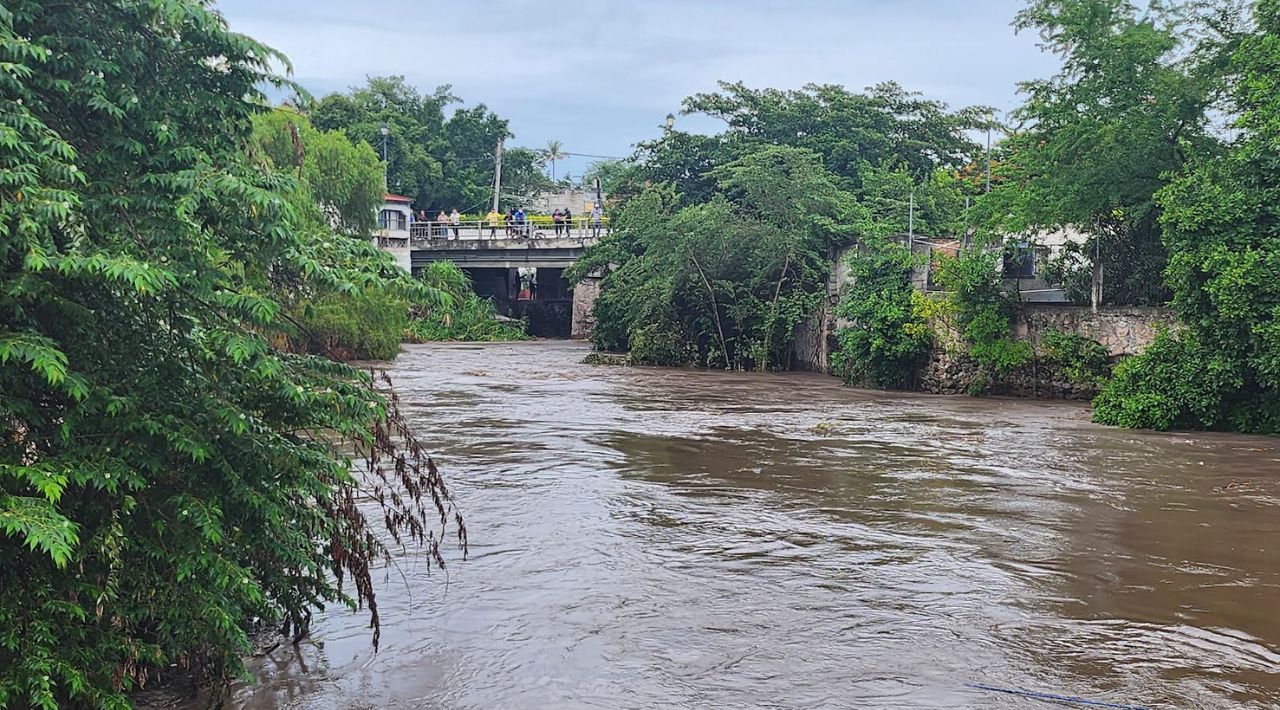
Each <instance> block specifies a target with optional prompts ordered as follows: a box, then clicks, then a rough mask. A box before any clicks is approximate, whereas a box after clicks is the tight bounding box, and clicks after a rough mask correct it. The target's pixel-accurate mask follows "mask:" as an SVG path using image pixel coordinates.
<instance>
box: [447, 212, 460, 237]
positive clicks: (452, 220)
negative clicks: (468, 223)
mask: <svg viewBox="0 0 1280 710" xmlns="http://www.w3.org/2000/svg"><path fill="white" fill-rule="evenodd" d="M449 224H451V225H453V238H454V239H457V238H458V226H459V225H461V224H462V215H460V214H458V208H457V207H454V208H453V212H450V213H449Z"/></svg>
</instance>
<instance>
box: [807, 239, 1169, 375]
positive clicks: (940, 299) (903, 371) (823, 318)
mask: <svg viewBox="0 0 1280 710" xmlns="http://www.w3.org/2000/svg"><path fill="white" fill-rule="evenodd" d="M851 256H854V251H853V250H852V249H845V250H842V251H840V252H839V253H838V254H837V256H836V259H835V262H836V266H835V267H833V268H832V271H831V274H832V275H831V277H830V278H829V279H828V284H827V286H828V293H829V296H830V297H829V298H827V299H824V300H823V302H822V305H821V307H820V308H819V310H818V311H817V312H816V313H815V314H814V315H813V316H812V317H810V318H809V319H807V320H806V321H805V322H804V323H802V324H801V325H800V326H799V327H798V328H797V329H796V336H795V340H794V343H793V345H792V363H793V366H794V367H795V368H797V369H801V370H808V371H812V372H825V373H828V374H837V375H840V376H843V377H846V379H849V377H848V376H847V375H848V374H849V373H845V372H842V371H841V365H842V362H844V360H842V357H843V356H842V354H841V352H840V351H841V346H842V344H844V345H846V346H847V343H842V341H841V339H840V337H839V334H840V333H841V332H842V329H846V328H847V326H848V325H849V322H848V320H846V319H847V318H848V317H849V316H850V315H855V314H851V313H850V306H849V302H850V301H851V300H855V301H859V305H860V306H861V308H862V310H866V311H868V313H867V314H866V315H855V317H860V318H863V319H867V320H870V319H871V318H874V317H875V316H874V314H872V313H871V310H872V306H873V305H874V303H875V302H876V301H877V299H883V298H884V297H885V294H886V293H889V291H887V290H886V289H885V288H884V284H878V285H872V287H871V288H870V289H869V291H868V295H867V297H866V298H861V299H857V298H854V299H851V298H850V296H851V295H854V296H857V295H858V294H854V293H852V289H853V286H854V282H855V278H854V274H855V273H856V272H857V271H858V270H859V268H860V267H859V265H858V260H857V259H853V260H851V259H850V257H851ZM850 263H852V264H853V266H852V267H850V266H849V264H850ZM904 269H905V267H904ZM878 273H884V269H879V270H878ZM896 282H897V281H895V283H896ZM901 283H902V285H903V291H904V292H903V293H902V294H897V296H896V298H897V300H899V301H902V303H903V304H904V305H905V304H908V303H911V302H912V301H913V300H914V302H915V306H914V307H913V308H908V309H905V310H902V309H895V308H881V309H880V310H881V311H884V312H888V313H891V314H892V313H898V314H899V315H900V316H902V317H901V318H900V319H898V320H895V321H894V322H893V323H889V324H886V325H887V326H895V327H900V328H905V329H907V330H909V331H910V330H912V328H911V324H910V323H909V322H908V321H910V320H912V318H915V319H923V321H921V322H923V323H926V324H927V326H926V327H927V331H928V337H927V338H925V339H923V341H924V342H927V345H926V346H924V347H922V348H919V347H917V348H916V351H917V352H919V353H920V354H919V356H918V357H917V358H915V359H914V360H912V361H911V362H907V361H904V360H903V359H902V358H897V359H896V361H895V362H897V364H895V365H894V366H893V371H894V372H896V373H898V374H899V375H900V377H897V380H896V381H895V382H884V381H883V379H884V378H883V377H880V378H879V380H877V381H875V382H870V381H864V382H861V383H860V384H864V385H869V386H893V387H902V388H906V389H914V390H919V391H924V392H932V393H936V394H1003V395H1013V396H1022V397H1046V398H1055V399H1092V398H1093V397H1094V396H1096V395H1097V394H1098V392H1099V390H1100V388H1101V386H1102V384H1103V383H1104V382H1105V381H1106V379H1107V378H1108V377H1109V376H1110V373H1111V369H1112V366H1113V365H1114V364H1115V363H1116V362H1117V361H1119V360H1121V359H1123V358H1127V357H1130V356H1133V355H1137V354H1139V353H1141V352H1143V351H1144V350H1145V349H1146V348H1147V346H1149V345H1150V344H1151V343H1152V342H1153V341H1155V340H1156V337H1157V335H1158V334H1159V333H1161V332H1162V331H1165V330H1169V329H1171V328H1174V327H1175V318H1174V314H1173V312H1172V311H1170V310H1168V309H1162V308H1153V307H1138V306H1126V307H1115V308H1103V309H1101V310H1100V311H1099V312H1098V313H1094V312H1093V311H1092V310H1091V309H1090V308H1088V307H1084V306H1071V305H1062V304H1021V305H1018V306H1015V307H1013V308H1012V309H1011V311H1010V315H1009V321H1008V322H1009V336H1008V337H1009V339H1010V341H1011V342H1013V343H1015V344H1017V343H1027V344H1029V345H1030V349H1029V350H1025V347H1024V346H1020V347H1023V349H1024V351H1025V352H1026V354H1027V356H1026V357H1025V358H1022V359H1020V360H1018V361H1015V362H1012V363H1010V364H1009V365H1008V366H1007V367H1005V368H992V367H991V366H990V364H989V363H984V362H983V361H982V360H981V359H979V358H978V357H975V356H974V355H973V354H972V350H971V344H970V343H969V342H968V341H967V340H966V337H965V335H964V332H963V328H962V327H961V325H960V323H959V319H958V318H957V314H956V313H955V312H954V310H953V309H952V308H951V307H950V306H949V305H948V303H947V299H946V297H944V296H941V295H937V294H935V295H930V296H925V295H924V294H922V293H919V292H918V291H914V289H912V286H911V283H912V282H911V280H910V278H909V277H904V278H903V279H901ZM842 294H843V296H844V298H843V301H844V303H843V304H842V303H841V301H842V299H841V295H842ZM882 305H883V304H882ZM889 305H893V304H892V303H890V304H889ZM869 330H872V331H874V328H870V329H869ZM915 330H918V328H917V329H915ZM917 335H918V334H917ZM886 336H887V333H885V334H882V335H881V336H880V337H876V336H875V335H874V333H873V334H872V335H871V336H869V337H872V338H875V339H876V340H877V342H880V343H882V344H881V345H880V346H879V350H880V351H882V352H889V351H891V350H892V347H891V344H889V343H888V342H887V341H890V340H892V338H890V337H886ZM914 340H916V341H920V339H919V338H914ZM916 345H919V342H917V343H916ZM899 349H900V348H899ZM878 359H880V360H883V359H884V357H883V356H881V357H879V358H878ZM908 360H911V358H908ZM912 363H914V365H913V364H912ZM869 376H870V377H874V376H875V373H874V372H870V371H868V372H867V373H866V375H864V377H869ZM853 379H858V378H856V377H855V378H853Z"/></svg>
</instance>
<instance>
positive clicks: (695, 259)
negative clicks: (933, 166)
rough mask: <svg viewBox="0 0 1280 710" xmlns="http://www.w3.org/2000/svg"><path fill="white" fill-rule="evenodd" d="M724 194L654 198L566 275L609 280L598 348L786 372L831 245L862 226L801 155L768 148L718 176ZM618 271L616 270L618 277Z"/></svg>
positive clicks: (852, 207) (827, 177) (645, 357)
mask: <svg viewBox="0 0 1280 710" xmlns="http://www.w3.org/2000/svg"><path fill="white" fill-rule="evenodd" d="M710 178H711V179H713V180H715V181H716V186H717V192H716V194H715V195H714V196H713V197H712V198H711V199H709V200H708V201H706V202H705V203H702V204H696V205H689V206H686V207H683V208H679V207H678V198H677V195H676V193H675V191H674V189H673V187H672V186H670V185H660V186H656V187H653V188H650V189H648V190H646V191H645V192H643V193H641V195H640V196H638V197H636V198H635V199H634V200H632V201H631V202H628V203H627V204H626V205H625V206H624V207H623V208H622V209H621V211H620V212H619V214H618V215H617V218H616V220H615V221H614V223H613V229H611V230H610V233H609V235H608V236H607V237H606V238H605V239H604V240H602V241H601V243H600V244H598V245H596V246H595V247H593V248H592V249H590V250H588V253H587V255H586V257H585V258H584V259H583V260H582V261H580V262H579V263H578V264H577V265H575V268H574V270H572V271H570V272H569V273H568V274H567V275H568V276H569V277H570V278H578V277H581V276H583V275H585V274H586V273H589V272H590V271H592V270H594V269H604V270H606V271H608V274H607V276H606V277H605V279H604V283H603V292H602V295H601V297H600V301H599V302H598V304H597V308H596V316H597V322H598V325H597V333H596V344H597V345H598V346H599V347H602V348H606V349H628V350H630V351H631V354H632V358H633V359H634V360H636V361H640V362H652V363H655V364H683V363H688V362H697V363H699V364H703V365H707V366H715V367H724V368H729V369H757V370H764V369H769V368H785V367H787V366H789V364H790V348H791V339H792V335H793V334H794V331H795V328H796V326H798V325H799V324H800V323H801V322H803V321H804V320H805V319H806V318H808V317H809V316H810V315H811V314H812V313H813V312H814V311H815V309H816V307H817V305H818V302H819V299H820V298H821V297H822V296H823V294H824V293H825V288H826V285H825V277H826V275H827V272H828V270H829V258H830V251H831V249H832V247H833V246H834V245H835V244H837V243H843V242H847V241H849V240H850V239H852V238H853V235H854V234H855V232H856V230H857V229H858V228H859V227H861V226H863V225H864V224H865V222H866V213H865V211H863V210H861V209H860V208H859V206H858V205H857V204H856V202H854V201H853V199H852V198H851V196H850V195H849V194H848V193H845V192H843V191H841V190H840V189H839V188H838V187H836V185H835V178H834V177H833V176H832V175H831V174H830V173H828V172H827V171H826V170H824V169H823V168H822V165H821V161H820V158H819V156H817V155H815V154H813V153H811V152H809V151H805V150H799V149H795V148H784V147H776V146H774V147H767V148H764V149H763V150H761V151H759V152H757V153H753V154H750V155H748V156H745V157H743V158H741V159H739V160H736V161H732V162H730V163H728V164H726V165H724V166H721V167H720V168H717V169H715V170H713V171H711V173H710ZM615 266H616V268H614V267H615Z"/></svg>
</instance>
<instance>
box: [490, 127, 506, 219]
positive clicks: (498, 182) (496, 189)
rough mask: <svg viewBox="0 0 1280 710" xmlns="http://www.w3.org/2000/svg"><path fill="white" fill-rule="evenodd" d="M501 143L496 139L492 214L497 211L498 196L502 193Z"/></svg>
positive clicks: (500, 140)
mask: <svg viewBox="0 0 1280 710" xmlns="http://www.w3.org/2000/svg"><path fill="white" fill-rule="evenodd" d="M502 141H503V139H501V138H499V139H498V149H497V150H496V151H494V156H493V210H492V211H493V212H497V211H498V195H499V194H501V192H502Z"/></svg>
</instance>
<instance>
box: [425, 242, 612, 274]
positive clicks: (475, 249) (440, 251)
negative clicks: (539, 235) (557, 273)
mask: <svg viewBox="0 0 1280 710" xmlns="http://www.w3.org/2000/svg"><path fill="white" fill-rule="evenodd" d="M591 241H592V240H587V239H555V238H551V239H510V238H508V239H459V240H448V239H440V238H431V239H415V240H414V241H413V246H412V251H411V254H410V262H411V264H412V266H413V269H414V270H415V271H416V270H418V269H421V268H423V267H424V266H426V265H427V264H430V263H431V262H433V261H452V262H453V263H455V264H457V265H458V266H461V267H463V268H466V267H478V268H479V267H483V268H498V269H517V268H534V269H563V268H566V267H568V266H569V265H570V264H572V263H573V262H575V261H577V260H578V259H580V258H581V257H582V255H583V253H585V252H586V250H587V245H588V244H590V243H591Z"/></svg>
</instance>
